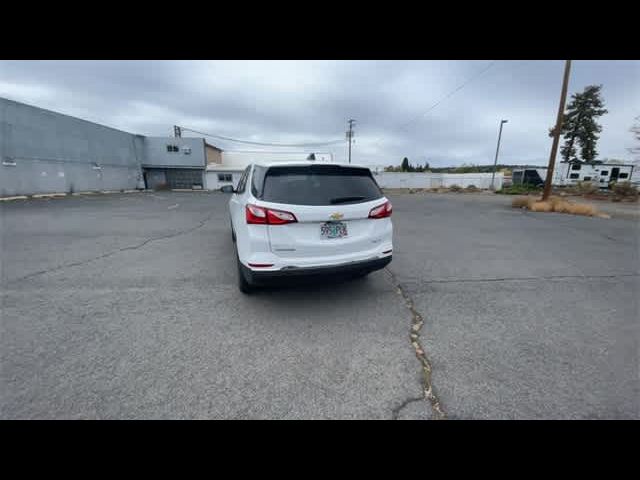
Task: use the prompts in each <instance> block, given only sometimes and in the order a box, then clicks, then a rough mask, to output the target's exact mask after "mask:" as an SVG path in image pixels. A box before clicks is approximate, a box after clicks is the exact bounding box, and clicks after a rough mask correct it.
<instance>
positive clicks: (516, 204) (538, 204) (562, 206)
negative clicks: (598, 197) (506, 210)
mask: <svg viewBox="0 0 640 480" xmlns="http://www.w3.org/2000/svg"><path fill="white" fill-rule="evenodd" d="M511 206H512V207H513V208H526V209H527V210H531V211H532V212H556V213H568V214H570V215H584V216H587V217H600V218H608V217H609V216H608V215H605V214H602V213H600V212H599V211H598V209H597V208H596V207H594V206H593V205H589V204H584V203H573V202H570V201H568V200H566V199H564V198H560V197H550V198H549V199H548V200H546V201H542V200H541V199H540V198H538V197H517V198H514V199H513V201H512V202H511Z"/></svg>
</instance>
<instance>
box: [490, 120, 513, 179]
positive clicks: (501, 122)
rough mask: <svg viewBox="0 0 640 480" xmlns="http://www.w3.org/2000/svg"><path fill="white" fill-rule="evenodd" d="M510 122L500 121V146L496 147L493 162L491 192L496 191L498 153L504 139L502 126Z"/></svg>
mask: <svg viewBox="0 0 640 480" xmlns="http://www.w3.org/2000/svg"><path fill="white" fill-rule="evenodd" d="M508 121H509V120H500V132H499V133H498V146H497V147H496V158H495V159H494V160H493V173H492V174H491V190H494V189H495V188H494V186H493V185H494V184H493V182H494V179H495V178H496V166H497V165H498V152H499V151H500V138H502V126H503V125H504V124H505V123H507V122H508Z"/></svg>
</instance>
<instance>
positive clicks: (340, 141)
mask: <svg viewBox="0 0 640 480" xmlns="http://www.w3.org/2000/svg"><path fill="white" fill-rule="evenodd" d="M179 128H180V129H181V130H183V131H184V130H187V131H189V132H193V133H198V134H200V135H204V136H207V137H213V138H218V139H220V140H226V141H228V142H235V143H244V144H247V145H261V146H266V147H320V146H325V145H334V144H337V143H342V142H343V141H344V140H332V141H330V142H317V143H268V142H252V141H250V140H240V139H237V138H231V137H224V136H222V135H216V134H214V133H206V132H200V131H198V130H193V129H191V128H187V127H179Z"/></svg>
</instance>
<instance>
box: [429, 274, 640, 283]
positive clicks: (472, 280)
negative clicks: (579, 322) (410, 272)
mask: <svg viewBox="0 0 640 480" xmlns="http://www.w3.org/2000/svg"><path fill="white" fill-rule="evenodd" d="M621 277H640V274H638V273H620V274H617V275H548V276H542V277H501V278H451V279H446V280H420V283H421V284H429V283H484V282H513V281H518V280H522V281H527V280H571V279H584V280H589V279H595V278H621Z"/></svg>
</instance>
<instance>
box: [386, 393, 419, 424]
mask: <svg viewBox="0 0 640 480" xmlns="http://www.w3.org/2000/svg"><path fill="white" fill-rule="evenodd" d="M421 400H424V397H410V398H407V399H406V400H405V401H403V402H402V403H401V404H400V405H398V406H397V407H396V408H394V409H393V410H392V411H391V419H392V420H398V417H399V416H400V412H401V411H402V410H404V409H405V408H406V407H407V406H408V405H410V404H412V403H414V402H419V401H421Z"/></svg>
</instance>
